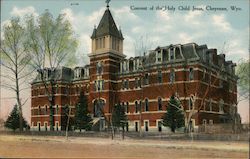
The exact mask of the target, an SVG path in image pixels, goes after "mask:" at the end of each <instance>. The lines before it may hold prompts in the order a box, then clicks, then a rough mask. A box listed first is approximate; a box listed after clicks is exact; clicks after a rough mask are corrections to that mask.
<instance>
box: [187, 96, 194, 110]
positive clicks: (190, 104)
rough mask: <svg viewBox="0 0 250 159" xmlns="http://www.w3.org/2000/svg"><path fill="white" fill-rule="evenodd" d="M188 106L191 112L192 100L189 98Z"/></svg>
mask: <svg viewBox="0 0 250 159" xmlns="http://www.w3.org/2000/svg"><path fill="white" fill-rule="evenodd" d="M188 105H189V110H192V109H193V101H192V98H191V97H190V98H189V103H188Z"/></svg>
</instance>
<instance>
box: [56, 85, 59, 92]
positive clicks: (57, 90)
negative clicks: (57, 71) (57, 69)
mask: <svg viewBox="0 0 250 159" xmlns="http://www.w3.org/2000/svg"><path fill="white" fill-rule="evenodd" d="M56 94H59V88H58V85H56Z"/></svg>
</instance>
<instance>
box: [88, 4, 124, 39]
mask: <svg viewBox="0 0 250 159" xmlns="http://www.w3.org/2000/svg"><path fill="white" fill-rule="evenodd" d="M105 35H112V36H115V37H118V38H122V39H123V36H122V33H121V31H119V30H118V29H117V26H116V24H115V21H114V19H113V17H112V14H111V12H110V10H109V8H107V9H106V10H105V12H104V14H103V16H102V19H101V21H100V23H99V25H98V27H97V28H94V31H93V34H92V36H91V38H92V39H93V38H96V37H101V36H105Z"/></svg>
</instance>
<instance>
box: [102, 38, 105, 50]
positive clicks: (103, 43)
mask: <svg viewBox="0 0 250 159" xmlns="http://www.w3.org/2000/svg"><path fill="white" fill-rule="evenodd" d="M102 40H103V42H102V45H103V46H102V47H103V48H105V37H104V38H102Z"/></svg>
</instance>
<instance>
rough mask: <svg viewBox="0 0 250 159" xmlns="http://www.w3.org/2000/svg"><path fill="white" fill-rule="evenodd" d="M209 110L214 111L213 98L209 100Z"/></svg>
mask: <svg viewBox="0 0 250 159" xmlns="http://www.w3.org/2000/svg"><path fill="white" fill-rule="evenodd" d="M209 111H213V104H212V99H210V100H209Z"/></svg>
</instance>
